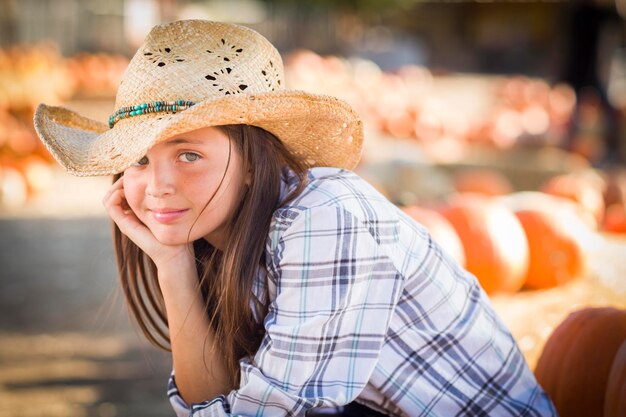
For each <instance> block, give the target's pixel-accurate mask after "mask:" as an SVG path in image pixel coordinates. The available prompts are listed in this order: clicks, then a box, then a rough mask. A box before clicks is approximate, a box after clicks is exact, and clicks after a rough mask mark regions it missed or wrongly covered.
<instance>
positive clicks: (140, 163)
mask: <svg viewBox="0 0 626 417" xmlns="http://www.w3.org/2000/svg"><path fill="white" fill-rule="evenodd" d="M147 164H148V157H147V156H144V157H143V158H141V159H140V160H139V161H137V162H135V163H134V164H133V165H135V166H142V165H147Z"/></svg>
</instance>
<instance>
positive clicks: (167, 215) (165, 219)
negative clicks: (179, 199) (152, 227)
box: [150, 209, 189, 223]
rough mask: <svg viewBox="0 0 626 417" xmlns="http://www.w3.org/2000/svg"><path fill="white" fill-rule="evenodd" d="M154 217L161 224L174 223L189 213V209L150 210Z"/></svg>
mask: <svg viewBox="0 0 626 417" xmlns="http://www.w3.org/2000/svg"><path fill="white" fill-rule="evenodd" d="M150 211H151V212H152V217H153V218H154V220H156V221H157V222H159V223H172V222H175V221H176V220H178V219H180V218H181V217H183V216H184V215H185V213H187V211H189V209H183V210H150Z"/></svg>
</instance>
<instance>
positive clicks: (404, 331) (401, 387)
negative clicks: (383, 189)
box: [168, 168, 556, 417]
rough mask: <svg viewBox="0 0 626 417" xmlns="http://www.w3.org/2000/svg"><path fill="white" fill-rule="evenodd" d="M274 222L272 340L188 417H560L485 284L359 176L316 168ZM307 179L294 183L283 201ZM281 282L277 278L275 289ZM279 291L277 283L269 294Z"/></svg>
mask: <svg viewBox="0 0 626 417" xmlns="http://www.w3.org/2000/svg"><path fill="white" fill-rule="evenodd" d="M309 180H310V182H309V185H308V186H307V188H306V189H305V190H304V192H303V193H302V194H301V195H300V196H298V197H297V198H296V199H295V200H294V201H292V202H291V203H289V204H288V205H284V206H283V207H281V208H280V209H278V210H277V211H276V212H275V213H274V216H273V219H272V223H271V227H270V233H269V236H268V240H267V246H266V250H267V256H266V259H267V262H266V268H265V270H264V271H260V273H259V278H258V280H257V283H256V284H257V285H256V287H255V289H254V291H255V294H257V296H260V295H261V294H262V293H263V292H264V291H269V295H270V300H271V305H270V308H269V312H268V314H267V316H266V317H264V318H262V319H263V320H264V325H265V328H266V331H267V333H266V336H265V339H264V340H263V342H262V344H261V347H260V348H259V350H258V352H257V353H256V355H255V356H254V357H253V358H245V359H243V360H242V361H241V375H242V378H241V385H240V387H239V389H237V390H234V391H232V392H230V393H229V394H228V395H227V396H221V397H218V398H215V399H211V400H209V401H205V402H202V403H197V404H192V405H191V406H190V405H188V404H186V403H185V402H184V400H183V399H182V398H181V396H180V395H179V393H178V390H177V388H176V382H175V376H174V372H173V371H172V375H171V377H170V380H169V385H168V394H169V398H170V402H171V404H172V406H173V408H174V410H175V412H176V414H177V415H178V416H180V417H182V416H194V417H208V416H228V415H242V416H300V415H305V413H306V411H307V410H309V409H311V408H314V407H336V406H340V405H344V404H347V403H350V402H352V401H356V402H358V403H361V404H364V405H366V406H367V407H370V408H371V409H373V410H376V411H381V412H383V413H385V414H389V415H397V416H430V417H433V416H445V417H450V416H473V417H475V416H554V415H556V412H555V410H554V407H553V405H552V403H551V401H550V399H549V398H548V397H547V395H546V394H545V392H544V391H543V390H542V389H541V387H540V386H539V385H538V384H537V382H536V380H535V378H534V376H533V374H532V372H531V371H530V369H529V368H528V366H527V364H526V362H525V361H524V358H523V356H522V354H521V353H520V351H519V349H518V347H517V345H516V344H515V341H514V339H513V338H512V336H511V334H510V333H509V331H508V330H507V329H506V327H505V326H504V324H503V323H502V321H501V320H500V319H499V318H498V317H497V316H496V314H495V313H494V311H493V309H492V307H491V305H490V303H489V300H488V298H487V296H486V295H485V293H484V292H483V291H482V289H481V288H480V286H479V284H478V282H477V280H476V278H475V277H474V276H472V275H471V274H469V273H468V272H467V271H465V270H463V269H462V268H460V267H459V266H458V265H457V264H456V263H455V261H453V260H452V259H451V258H450V257H449V256H447V255H446V254H445V253H444V252H442V250H441V248H440V247H439V246H438V245H437V244H436V243H435V242H434V241H433V240H432V239H431V237H430V235H429V234H428V232H427V231H426V229H425V228H424V227H422V226H421V225H419V224H417V223H416V222H415V221H413V220H412V219H411V218H409V217H408V216H406V215H405V214H404V213H403V212H402V211H400V210H399V209H398V208H397V207H395V206H394V205H393V204H391V203H390V202H389V201H387V200H386V199H385V198H384V197H383V196H382V195H381V194H380V193H378V192H377V191H376V190H375V189H374V188H373V187H372V186H370V185H369V184H368V183H367V182H365V181H364V180H363V179H361V178H360V177H359V176H358V175H356V174H355V173H353V172H350V171H346V170H341V169H336V168H313V169H311V170H309ZM293 181H294V177H293V176H292V175H290V173H289V172H288V171H286V172H285V175H284V177H283V195H285V194H286V193H287V192H288V191H289V190H290V189H292V187H293V185H294V183H293ZM265 278H267V279H265ZM265 282H266V283H265Z"/></svg>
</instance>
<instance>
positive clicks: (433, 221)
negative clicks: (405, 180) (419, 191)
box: [402, 206, 465, 266]
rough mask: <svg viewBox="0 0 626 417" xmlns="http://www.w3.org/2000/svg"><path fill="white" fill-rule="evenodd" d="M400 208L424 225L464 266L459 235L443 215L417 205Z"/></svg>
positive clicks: (447, 251) (463, 255)
mask: <svg viewBox="0 0 626 417" xmlns="http://www.w3.org/2000/svg"><path fill="white" fill-rule="evenodd" d="M402 210H403V211H404V212H405V213H406V214H408V215H409V216H411V218H412V219H413V220H415V221H417V222H418V223H420V224H422V225H424V226H425V227H426V229H428V232H429V233H430V234H431V236H432V238H433V240H434V241H435V242H437V243H438V244H439V245H441V247H442V248H443V250H444V251H446V253H448V254H449V255H450V256H452V258H454V259H455V260H456V261H457V262H458V263H459V264H460V265H462V266H465V254H464V253H463V244H462V243H461V239H460V238H459V235H458V234H457V233H456V231H455V230H454V227H452V225H451V224H450V222H449V221H448V220H446V218H445V217H443V216H442V215H441V214H439V213H437V212H436V211H435V210H429V209H426V208H422V207H418V206H409V207H403V208H402Z"/></svg>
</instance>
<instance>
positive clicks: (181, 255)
mask: <svg viewBox="0 0 626 417" xmlns="http://www.w3.org/2000/svg"><path fill="white" fill-rule="evenodd" d="M102 204H103V205H104V207H105V209H106V211H107V213H108V214H109V217H111V219H112V220H113V221H114V222H115V223H116V224H117V227H119V229H120V231H121V232H122V233H123V234H124V235H126V236H127V237H128V238H129V239H130V240H132V241H133V242H134V243H135V244H136V245H137V246H139V248H140V249H141V250H143V251H144V252H145V253H146V254H147V255H148V256H149V257H150V258H151V259H152V261H153V262H154V263H155V264H156V266H157V268H159V269H160V268H161V267H165V266H171V265H176V263H180V262H182V263H185V264H189V262H190V261H191V262H193V261H194V251H193V246H192V243H188V244H183V245H165V244H163V243H161V242H159V241H158V240H157V239H156V237H154V235H153V234H152V232H151V231H150V229H148V227H146V225H145V224H143V223H142V222H141V221H140V220H139V218H137V216H136V215H135V213H134V212H133V211H132V210H131V208H130V206H129V205H128V202H127V201H126V197H125V195H124V181H123V177H120V178H119V179H118V180H117V181H115V182H114V183H113V185H112V186H111V188H110V189H109V191H108V192H107V193H106V195H105V196H104V198H103V199H102Z"/></svg>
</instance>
